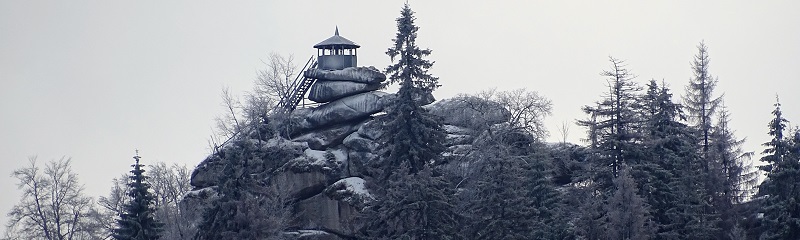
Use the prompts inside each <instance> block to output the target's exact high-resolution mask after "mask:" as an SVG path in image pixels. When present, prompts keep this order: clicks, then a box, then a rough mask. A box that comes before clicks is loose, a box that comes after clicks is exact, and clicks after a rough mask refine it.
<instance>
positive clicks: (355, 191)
mask: <svg viewBox="0 0 800 240" xmlns="http://www.w3.org/2000/svg"><path fill="white" fill-rule="evenodd" d="M364 183H365V182H364V179H362V178H360V177H349V178H344V179H341V180H339V181H336V182H335V183H333V184H331V185H330V186H328V188H327V189H325V193H326V194H328V196H330V197H331V198H332V199H335V200H339V201H343V202H346V203H348V204H350V205H352V206H355V207H357V208H359V209H360V208H363V207H364V206H366V203H368V202H370V201H372V200H375V198H374V197H373V196H372V194H370V193H369V191H367V188H366V186H365V185H364Z"/></svg>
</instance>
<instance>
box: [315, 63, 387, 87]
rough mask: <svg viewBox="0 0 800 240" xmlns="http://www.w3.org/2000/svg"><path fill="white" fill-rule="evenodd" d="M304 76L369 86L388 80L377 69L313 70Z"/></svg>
mask: <svg viewBox="0 0 800 240" xmlns="http://www.w3.org/2000/svg"><path fill="white" fill-rule="evenodd" d="M303 76H305V77H307V78H316V79H323V80H330V81H350V82H360V83H369V84H375V83H381V82H383V81H385V80H386V75H384V74H383V73H381V72H380V71H379V70H378V69H376V68H375V67H349V68H345V69H342V70H322V69H319V68H312V69H308V70H306V72H305V73H303Z"/></svg>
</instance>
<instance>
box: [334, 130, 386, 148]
mask: <svg viewBox="0 0 800 240" xmlns="http://www.w3.org/2000/svg"><path fill="white" fill-rule="evenodd" d="M342 144H343V145H344V146H345V147H347V148H348V149H350V150H352V151H358V152H371V151H373V150H375V149H376V148H377V147H378V144H377V143H376V142H375V141H373V140H369V139H367V138H364V137H361V135H360V134H358V133H357V132H356V133H353V134H350V135H349V136H347V137H346V138H344V140H343V141H342Z"/></svg>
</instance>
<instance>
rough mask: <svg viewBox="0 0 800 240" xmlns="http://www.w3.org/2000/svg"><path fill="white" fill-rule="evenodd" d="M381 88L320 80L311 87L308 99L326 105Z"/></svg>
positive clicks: (363, 84)
mask: <svg viewBox="0 0 800 240" xmlns="http://www.w3.org/2000/svg"><path fill="white" fill-rule="evenodd" d="M380 87H381V85H380V84H366V83H357V82H344V81H326V80H319V81H316V82H315V83H314V85H311V89H310V90H309V92H308V99H309V100H311V101H314V102H318V103H326V102H330V101H333V100H336V99H340V98H343V97H348V96H352V95H356V94H359V93H364V92H369V91H374V90H378V89H379V88H380Z"/></svg>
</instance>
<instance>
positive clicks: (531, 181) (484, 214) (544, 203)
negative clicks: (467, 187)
mask: <svg viewBox="0 0 800 240" xmlns="http://www.w3.org/2000/svg"><path fill="white" fill-rule="evenodd" d="M501 131H502V130H501ZM489 135H492V134H489ZM499 135H500V136H498V138H495V139H486V140H485V141H482V142H484V143H485V145H481V146H476V150H475V151H476V152H475V157H477V158H480V159H481V160H482V162H483V163H482V167H481V170H480V172H481V174H479V175H478V176H477V179H476V183H475V185H474V194H471V195H470V199H472V200H471V201H470V202H469V203H468V207H467V212H469V214H470V216H468V217H469V218H470V219H469V222H470V224H469V225H467V226H468V229H469V231H470V232H471V234H470V236H472V238H473V239H556V238H562V237H561V236H563V235H564V234H565V233H564V232H565V231H566V230H565V229H564V228H566V227H565V225H566V224H562V222H560V221H559V220H560V219H558V218H557V213H556V209H557V208H558V207H559V195H558V192H557V191H556V190H555V188H554V187H553V186H552V183H551V182H550V181H549V180H548V179H547V175H546V172H545V171H546V170H545V167H544V164H543V159H540V158H536V157H534V156H532V152H533V149H515V148H516V147H514V146H513V145H512V144H513V143H509V142H507V141H510V138H507V137H504V136H502V135H503V134H499Z"/></svg>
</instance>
